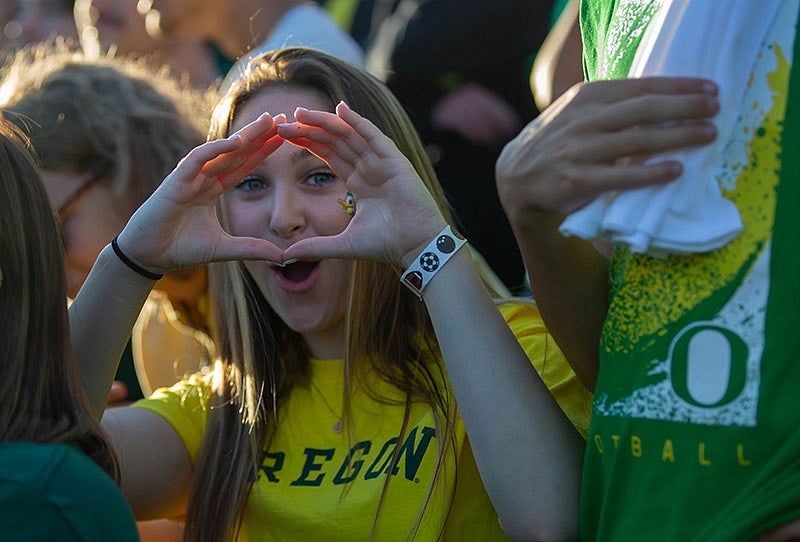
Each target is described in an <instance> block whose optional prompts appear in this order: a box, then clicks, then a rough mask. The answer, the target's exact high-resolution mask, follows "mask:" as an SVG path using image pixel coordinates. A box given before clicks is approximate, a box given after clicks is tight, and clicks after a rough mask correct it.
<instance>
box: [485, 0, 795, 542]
mask: <svg viewBox="0 0 800 542" xmlns="http://www.w3.org/2000/svg"><path fill="white" fill-rule="evenodd" d="M671 4H677V3H670V2H655V1H653V2H622V1H615V0H603V1H599V0H598V1H592V2H583V4H582V8H581V19H580V20H581V26H582V35H583V43H584V66H585V68H586V74H587V77H588V79H589V80H590V81H591V82H589V83H587V84H584V85H582V86H580V87H576V88H574V89H573V90H572V91H570V92H568V93H567V94H566V95H565V96H563V97H562V98H561V99H559V100H558V101H556V103H555V104H554V105H553V106H551V108H550V109H548V110H547V111H545V112H544V114H543V115H542V116H541V117H540V118H539V119H538V120H537V121H535V122H534V123H532V124H530V125H529V126H528V127H526V129H525V130H523V132H522V133H521V134H520V136H518V138H517V139H516V140H515V141H513V142H512V143H511V144H509V145H508V146H507V147H506V149H505V150H504V153H503V155H502V156H501V159H500V161H499V162H498V171H499V172H500V182H499V183H498V185H499V187H500V195H501V200H502V201H503V203H504V206H505V208H506V212H507V213H508V215H509V217H510V219H511V221H512V224H513V226H514V229H515V232H516V235H517V239H518V241H519V243H520V246H521V248H522V251H523V254H524V255H525V261H526V267H527V269H528V271H529V272H530V274H531V279H532V284H533V291H534V295H535V297H536V299H537V302H538V304H539V307H540V309H541V311H542V315H543V317H544V320H545V323H546V324H547V325H548V328H549V329H551V331H552V333H553V335H554V336H555V338H556V340H557V341H558V343H559V346H560V347H561V348H562V349H563V350H564V352H565V354H566V356H567V359H568V360H569V361H570V363H571V365H572V366H573V367H574V368H575V370H576V372H577V373H578V374H579V375H580V376H581V378H582V380H583V381H584V383H586V385H587V386H589V387H590V388H592V389H593V390H594V392H595V398H594V405H593V407H594V408H593V413H592V422H591V426H590V431H589V438H588V447H587V453H586V461H585V462H584V470H583V479H582V487H581V539H582V540H604V541H605V540H609V541H616V540H634V539H639V538H641V537H643V536H646V537H647V539H648V540H659V541H661V540H664V541H673V540H680V541H684V540H703V541H715V540H720V541H723V540H725V541H727V540H753V539H760V540H792V539H796V538H793V537H796V536H797V534H796V529H797V522H798V518H800V459H799V458H800V433H798V431H797V426H798V423H800V409H798V408H797V399H796V397H795V396H794V393H795V389H794V384H795V383H797V382H800V365H799V364H798V363H797V360H796V357H797V352H798V351H800V342H799V341H800V336H798V334H797V333H796V329H797V326H798V325H800V310H798V303H797V300H798V299H800V283H799V282H798V281H797V277H796V269H797V267H798V264H800V261H798V257H799V254H798V251H797V250H796V247H795V244H796V239H797V237H798V234H800V227H799V226H798V225H799V224H800V222H798V220H797V218H796V209H795V207H796V203H797V201H798V200H799V198H800V194H798V189H800V184H798V182H797V179H798V176H799V175H800V171H799V169H798V168H800V162H798V156H799V155H800V154H799V153H798V150H799V146H800V140H798V131H797V130H796V129H790V128H791V127H795V126H797V123H798V122H800V118H799V117H798V115H800V94H798V90H799V89H800V70H798V69H797V68H796V66H795V65H794V64H795V63H794V55H796V54H798V50H800V49H798V45H799V44H798V40H797V39H796V23H797V14H798V2H797V1H796V0H786V1H780V2H777V3H774V2H768V3H767V2H764V3H759V4H758V5H756V4H753V3H749V4H748V3H743V4H745V5H746V6H748V7H749V8H751V9H759V10H766V9H767V4H769V5H771V6H774V7H775V8H776V12H777V15H776V16H774V17H773V18H772V19H770V20H771V23H769V24H768V25H767V29H766V31H765V32H766V34H765V36H764V38H763V39H761V40H760V42H757V43H756V44H755V47H756V48H757V51H755V52H754V54H753V59H754V60H753V62H752V63H748V62H747V59H745V58H738V57H737V58H734V57H728V56H725V53H723V52H722V49H721V44H719V43H714V44H713V47H714V48H715V49H714V50H713V51H712V58H714V60H715V62H714V64H715V65H717V66H735V65H736V63H739V65H740V66H742V72H743V73H741V74H740V75H741V76H742V77H743V79H742V80H743V81H745V82H746V84H745V85H743V88H744V90H743V93H742V98H741V100H740V102H738V103H733V104H731V103H730V102H724V101H722V102H721V100H722V99H723V98H727V97H728V95H726V93H731V92H732V86H733V84H732V81H733V80H732V79H728V80H727V81H725V80H723V81H719V82H718V85H717V84H716V83H715V82H712V81H708V80H703V79H687V78H680V77H675V78H664V77H643V78H635V79H625V78H626V77H627V76H628V75H629V69H631V67H632V66H635V65H636V64H635V63H634V59H635V58H636V57H637V53H638V48H639V46H640V41H641V40H643V39H645V38H646V37H647V35H648V30H649V29H650V25H652V24H653V21H655V20H664V21H669V19H659V17H660V15H663V12H660V11H659V10H666V9H668V8H669V7H670V5H671ZM737 4H738V3H737ZM683 5H686V6H689V8H691V7H692V6H693V5H695V6H696V7H704V6H705V7H708V4H704V3H702V2H687V3H684V4H683ZM729 10H733V3H731V4H727V3H726V11H725V14H724V16H723V17H724V18H727V17H729V16H730V13H729ZM693 22H697V21H693ZM665 24H666V23H665ZM725 24H728V21H725ZM752 24H753V23H752V19H749V20H746V21H744V25H743V27H744V29H745V30H744V31H743V32H747V31H748V30H750V27H751V26H752ZM701 26H702V25H701ZM712 26H713V25H711V24H707V25H706V29H708V30H709V31H710V30H711V27H712ZM715 28H716V27H715ZM738 36H739V38H742V37H744V36H743V34H742V33H740V34H738ZM738 41H739V40H737V42H738ZM718 48H719V49H718ZM642 50H643V51H648V50H649V49H646V48H642ZM706 53H708V51H699V50H698V51H697V54H696V55H693V54H689V55H687V56H686V57H684V58H685V59H686V62H689V61H690V57H702V56H703V55H705V54H706ZM714 53H716V55H717V56H716V57H714V56H713V54H714ZM600 79H612V80H605V81H604V80H600ZM721 103H723V104H725V105H726V107H721ZM723 116H724V117H726V118H731V119H733V122H732V129H731V130H730V131H728V132H725V133H723V132H718V130H717V127H715V126H714V125H712V124H710V119H711V118H712V117H714V119H715V122H717V123H718V124H717V125H718V126H720V125H721V124H719V121H718V119H720V118H721V117H723ZM715 139H717V140H719V143H720V144H721V145H720V148H722V149H723V150H722V152H721V153H720V154H719V155H718V156H719V158H716V159H715V161H714V162H713V163H712V164H711V165H710V166H709V167H712V168H714V169H713V174H712V175H710V176H709V177H708V178H710V179H712V180H715V181H717V182H718V184H719V189H720V192H721V195H722V196H723V197H724V198H725V199H727V200H728V201H729V202H731V203H732V204H734V205H735V208H736V210H737V211H738V214H739V216H740V217H741V221H742V223H743V230H742V231H741V233H739V234H738V236H736V237H734V238H733V239H732V240H730V241H729V242H727V244H725V245H723V246H721V247H719V248H716V249H713V250H705V251H695V252H692V253H685V254H680V253H670V254H663V253H661V254H648V253H646V252H638V251H634V249H633V248H630V247H628V246H625V245H622V244H617V245H616V246H615V247H614V250H613V255H612V257H611V259H610V260H608V259H606V258H605V257H604V256H603V255H602V254H601V252H599V251H598V250H596V247H595V246H593V244H592V243H591V242H590V241H587V240H584V239H581V238H578V237H564V236H562V235H561V234H560V232H559V226H560V225H561V223H562V221H564V219H565V217H567V216H568V215H571V213H572V212H573V211H575V210H577V209H582V208H583V207H584V206H585V205H587V204H588V203H590V202H591V201H593V200H594V198H596V197H598V196H601V197H610V196H609V195H608V194H611V193H613V192H615V191H616V192H619V191H624V190H626V189H631V188H638V187H643V186H656V185H664V186H665V187H666V184H667V183H668V182H670V181H673V180H675V179H677V178H678V177H680V176H681V175H682V173H683V172H684V163H683V162H679V161H676V160H675V159H667V158H663V157H658V155H659V154H660V153H662V152H664V151H671V150H675V149H686V148H689V147H696V146H699V147H701V148H699V149H698V150H697V151H696V152H698V153H700V154H702V155H705V156H714V155H711V154H710V152H711V151H710V149H711V147H712V145H708V144H710V143H712V142H714V141H715ZM706 145H708V146H706ZM653 155H655V156H656V158H655V159H653V160H651V161H647V162H645V161H644V158H647V157H652V156H653ZM684 156H686V155H684ZM687 171H688V169H687ZM685 179H686V180H687V181H690V182H694V183H700V182H703V181H705V180H706V178H701V177H700V176H699V175H695V176H687V177H685ZM782 526H783V527H782ZM773 529H774V530H773ZM793 532H794V534H793Z"/></svg>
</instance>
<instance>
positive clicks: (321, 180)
mask: <svg viewBox="0 0 800 542" xmlns="http://www.w3.org/2000/svg"><path fill="white" fill-rule="evenodd" d="M334 182H336V175H334V174H333V173H331V172H330V171H315V172H314V173H312V174H311V175H309V176H308V177H307V178H306V181H305V183H306V184H307V185H309V186H312V187H320V188H321V187H323V186H328V185H329V184H331V183H334Z"/></svg>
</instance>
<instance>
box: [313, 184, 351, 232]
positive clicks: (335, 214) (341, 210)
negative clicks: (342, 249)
mask: <svg viewBox="0 0 800 542" xmlns="http://www.w3.org/2000/svg"><path fill="white" fill-rule="evenodd" d="M345 194H346V191H345V192H343V193H342V195H341V196H334V197H332V198H326V200H325V201H324V202H319V204H318V205H317V206H316V212H315V213H314V216H315V220H316V222H317V229H318V231H319V232H320V234H321V235H337V234H339V233H342V231H344V229H345V228H346V227H347V225H348V224H349V223H350V220H351V218H352V217H351V215H348V214H347V213H346V212H345V207H344V206H343V205H342V204H341V203H339V201H338V200H339V199H344V196H345Z"/></svg>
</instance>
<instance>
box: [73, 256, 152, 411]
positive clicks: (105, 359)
mask: <svg viewBox="0 0 800 542" xmlns="http://www.w3.org/2000/svg"><path fill="white" fill-rule="evenodd" d="M153 284H155V281H153V280H149V279H146V278H144V277H142V276H141V275H139V274H137V273H136V272H134V271H132V270H131V269H130V268H128V267H127V266H126V265H125V264H124V263H123V262H122V261H121V260H120V259H119V258H118V257H117V256H116V255H115V254H114V253H113V251H112V249H111V246H110V245H109V246H106V247H105V248H104V249H103V250H102V252H100V255H99V256H98V258H97V261H95V264H94V266H93V267H92V271H91V273H89V277H88V278H87V279H86V282H85V283H84V285H83V287H82V288H81V290H80V291H79V292H78V295H77V296H76V297H75V300H74V302H73V303H72V305H71V306H70V308H69V319H70V326H71V333H72V346H73V351H74V353H75V360H76V362H77V364H78V370H79V371H80V374H81V378H82V380H83V385H84V389H85V391H86V395H87V397H88V400H89V405H90V407H91V409H92V412H93V413H94V415H95V416H96V417H97V418H98V419H99V418H100V417H101V416H102V414H103V409H104V407H105V404H106V397H107V396H108V390H109V388H110V387H111V382H112V381H113V380H114V375H115V373H116V371H117V365H118V364H119V359H120V356H121V355H122V352H123V350H124V349H125V345H126V344H127V342H128V339H129V337H130V334H131V329H132V328H133V324H134V322H135V321H136V318H137V317H138V316H139V312H140V311H141V309H142V305H143V304H144V302H145V300H146V299H147V296H148V294H149V293H150V290H151V289H152V287H153Z"/></svg>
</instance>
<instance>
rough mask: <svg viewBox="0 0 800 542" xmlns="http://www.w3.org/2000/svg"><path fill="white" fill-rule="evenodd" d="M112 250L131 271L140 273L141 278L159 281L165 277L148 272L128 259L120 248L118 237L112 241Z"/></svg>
mask: <svg viewBox="0 0 800 542" xmlns="http://www.w3.org/2000/svg"><path fill="white" fill-rule="evenodd" d="M111 248H112V249H114V254H116V255H117V257H118V258H119V259H120V260H122V263H124V264H125V265H127V266H128V267H130V268H131V269H133V270H134V271H136V272H137V273H139V274H140V275H141V276H143V277H145V278H148V279H150V280H159V279H161V278H162V277H163V276H164V275H159V274H158V273H153V272H151V271H148V270H147V269H145V268H143V267H142V266H141V265H139V264H137V263H136V262H134V261H133V260H131V259H130V258H128V257H127V256H126V255H125V253H123V252H122V249H121V248H119V243H117V238H116V237H114V239H112V240H111Z"/></svg>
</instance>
